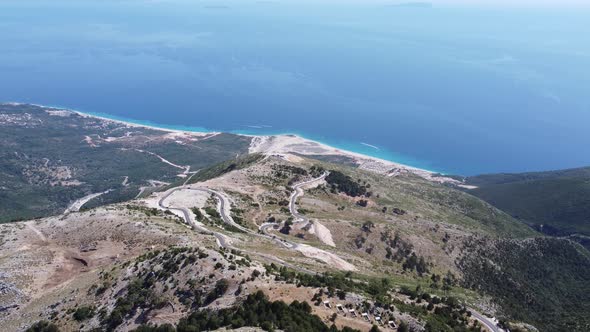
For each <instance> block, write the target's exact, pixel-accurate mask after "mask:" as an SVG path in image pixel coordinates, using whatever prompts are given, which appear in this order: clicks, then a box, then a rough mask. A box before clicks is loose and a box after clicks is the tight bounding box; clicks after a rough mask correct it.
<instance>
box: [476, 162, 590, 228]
mask: <svg viewBox="0 0 590 332" xmlns="http://www.w3.org/2000/svg"><path fill="white" fill-rule="evenodd" d="M466 183H467V184H469V185H474V186H477V187H478V188H477V189H472V190H469V191H468V192H469V193H470V194H472V195H474V196H477V197H479V198H481V199H483V200H484V201H486V202H488V203H490V204H492V205H494V206H496V207H497V208H499V209H501V210H503V211H505V212H507V213H509V214H510V215H512V216H513V217H515V218H517V219H520V220H522V221H524V222H526V223H527V224H530V225H531V226H533V227H535V228H536V229H539V230H541V231H543V232H544V233H546V234H550V235H559V236H562V235H569V234H575V233H578V234H583V235H590V167H586V168H578V169H570V170H561V171H551V172H536V173H521V174H490V175H480V176H474V177H469V178H467V179H466Z"/></svg>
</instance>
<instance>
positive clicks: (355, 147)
mask: <svg viewBox="0 0 590 332" xmlns="http://www.w3.org/2000/svg"><path fill="white" fill-rule="evenodd" d="M58 108H59V107H58ZM61 108H63V107H61ZM83 113H84V114H88V115H93V116H97V117H102V118H106V119H111V120H117V121H123V122H127V123H132V124H138V125H143V126H149V127H156V128H163V129H170V130H182V131H189V132H199V133H207V132H213V131H214V130H211V129H207V128H202V127H189V126H181V125H166V124H159V123H154V122H151V121H147V120H144V121H141V120H134V119H129V118H125V117H121V116H115V115H111V114H106V113H97V112H83ZM228 132H231V133H234V134H240V135H254V136H257V135H261V133H260V130H247V129H246V130H231V131H228ZM282 134H285V135H288V134H291V135H298V136H301V137H304V138H307V139H310V140H314V141H316V142H320V143H323V144H327V145H330V146H333V147H336V148H338V149H341V150H345V151H351V152H356V153H361V154H364V155H367V156H372V157H376V158H381V159H385V160H390V161H394V162H397V163H401V164H404V165H410V166H413V167H419V168H422V169H426V170H429V171H433V172H440V171H437V170H433V169H428V168H424V167H420V166H419V165H420V162H419V161H417V160H411V159H407V157H403V156H397V155H395V154H393V153H391V152H389V151H383V150H381V149H380V148H379V147H368V146H364V145H363V144H360V146H359V144H351V143H346V142H334V141H330V140H326V139H325V138H322V137H310V136H309V135H308V136H305V134H302V133H297V132H279V131H276V132H273V131H272V130H267V131H266V132H265V135H282ZM441 173H442V172H441Z"/></svg>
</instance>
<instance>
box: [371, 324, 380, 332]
mask: <svg viewBox="0 0 590 332" xmlns="http://www.w3.org/2000/svg"><path fill="white" fill-rule="evenodd" d="M369 332H381V330H380V329H379V327H377V325H373V327H371V329H370V330H369Z"/></svg>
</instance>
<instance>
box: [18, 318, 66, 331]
mask: <svg viewBox="0 0 590 332" xmlns="http://www.w3.org/2000/svg"><path fill="white" fill-rule="evenodd" d="M26 332H59V328H58V327H57V326H56V325H55V324H53V323H50V322H48V321H44V320H42V321H39V322H37V323H35V324H33V326H31V327H29V328H28V329H27V331H26Z"/></svg>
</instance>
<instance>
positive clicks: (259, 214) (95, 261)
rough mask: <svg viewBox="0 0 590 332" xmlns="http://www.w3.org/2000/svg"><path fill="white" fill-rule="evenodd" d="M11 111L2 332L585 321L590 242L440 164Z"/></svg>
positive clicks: (559, 325)
mask: <svg viewBox="0 0 590 332" xmlns="http://www.w3.org/2000/svg"><path fill="white" fill-rule="evenodd" d="M3 107H4V108H3V109H4V112H5V114H11V115H9V116H5V117H3V118H1V119H4V120H3V121H5V122H4V124H2V125H3V126H5V128H6V129H7V130H6V131H2V135H4V136H5V137H12V138H11V139H9V140H8V141H9V142H12V143H11V146H12V147H19V148H23V149H24V147H28V150H27V152H26V153H24V154H23V155H20V156H21V157H23V158H25V155H26V158H25V159H20V157H19V158H17V159H9V160H8V161H5V163H6V164H5V166H3V170H4V169H7V170H8V171H4V173H2V174H4V175H3V176H4V178H5V179H7V180H3V181H6V182H3V183H4V184H3V186H5V187H6V188H8V187H7V186H13V187H11V188H13V189H14V190H4V189H3V190H4V191H2V192H0V193H4V194H6V195H5V196H0V197H2V199H3V201H1V202H2V204H1V205H0V208H2V209H4V210H5V211H6V214H7V215H18V214H19V213H20V214H23V215H24V214H25V213H32V212H31V211H37V212H35V213H41V214H53V216H50V217H45V218H39V219H37V220H30V221H18V222H11V223H5V224H1V225H0V271H1V272H0V303H1V305H0V330H2V331H4V330H6V331H24V330H27V329H29V330H30V331H58V330H61V331H77V330H82V331H103V330H105V331H131V330H137V331H209V330H218V329H221V330H228V329H229V330H231V329H237V330H239V329H243V328H245V327H252V328H256V329H261V330H265V331H272V330H284V331H336V330H340V331H356V330H358V331H369V330H372V331H376V330H382V331H410V330H412V331H433V332H434V331H449V332H450V331H485V330H486V329H490V328H492V329H497V328H498V327H497V324H499V325H500V326H501V327H507V326H510V328H511V330H518V329H520V330H535V329H538V330H541V331H586V330H588V327H589V325H588V324H589V322H588V321H587V318H586V317H588V316H589V315H588V310H589V308H588V305H587V304H588V303H590V299H589V298H588V294H590V292H589V290H590V289H589V287H590V282H589V281H588V278H587V275H588V273H589V272H590V258H589V257H590V253H588V251H587V250H586V249H584V248H583V247H582V246H579V245H577V244H576V243H574V242H571V241H569V240H567V239H550V238H546V237H544V236H543V235H542V234H541V233H538V232H536V231H535V230H533V229H532V228H530V227H528V226H527V225H526V224H524V223H522V222H520V221H519V220H516V219H514V218H513V217H511V216H510V215H508V214H506V213H504V212H502V211H500V210H498V209H497V208H496V207H494V206H492V205H490V204H488V203H486V202H484V201H482V200H480V199H479V198H477V197H475V196H473V195H470V194H469V193H465V192H464V191H462V190H458V189H455V188H454V187H452V186H449V185H447V184H445V183H440V181H439V180H440V179H436V178H433V177H431V176H429V175H428V174H423V173H420V172H411V171H408V170H406V169H389V168H388V167H390V166H388V165H386V164H379V167H370V166H375V164H367V163H364V164H362V165H359V164H358V163H357V160H355V159H342V158H334V155H332V156H330V157H326V156H325V155H317V153H316V154H314V153H313V152H314V151H317V149H316V147H317V146H314V148H313V149H311V150H310V148H309V147H310V145H308V144H307V143H305V144H304V143H301V144H303V145H305V146H306V148H307V149H308V150H309V151H312V153H306V154H301V153H299V154H294V153H288V152H285V150H284V149H283V148H284V146H286V145H288V142H287V143H285V144H282V143H281V144H280V146H281V149H276V147H275V148H273V149H272V153H269V152H265V151H259V152H265V153H255V154H248V153H246V150H248V146H249V138H243V137H239V136H232V135H205V136H192V135H188V134H178V133H163V132H159V131H155V130H151V129H145V128H144V129H141V128H139V129H138V128H135V127H133V128H128V127H127V126H125V125H121V124H118V123H113V122H104V121H101V120H98V119H94V118H87V117H82V116H80V115H77V114H75V113H71V112H65V113H64V112H62V111H57V110H53V109H43V108H38V107H33V106H31V108H30V109H29V108H26V107H25V109H24V112H21V113H19V115H18V116H17V115H15V114H16V111H15V110H13V113H10V111H6V110H9V109H10V108H11V107H13V108H15V107H17V106H14V105H5V106H3ZM21 107H22V106H21ZM27 107H28V106H27ZM21 111H22V109H21ZM56 112H57V113H56ZM25 114H29V115H25ZM22 117H24V118H22ZM34 119H41V120H42V121H41V122H36V121H35V120H34ZM45 121H48V122H49V123H51V125H49V127H50V128H54V129H52V130H51V131H53V134H47V135H46V136H45V137H48V139H49V140H50V141H52V142H53V141H55V142H65V143H64V144H63V145H61V143H60V144H57V143H56V144H53V145H52V147H51V148H48V147H45V148H46V149H48V151H47V152H44V149H42V148H41V146H42V143H43V142H40V141H38V140H37V139H36V138H34V137H33V136H34V135H33V134H32V133H33V130H37V129H39V128H41V129H43V128H45V127H43V123H44V122H45ZM74 124H76V125H75V126H74ZM81 124H83V127H80V125H81ZM55 126H57V127H55ZM60 126H61V127H60ZM97 126H98V127H97ZM111 126H112V127H111ZM121 126H122V127H121ZM63 128H70V129H71V130H75V131H76V132H77V134H76V135H78V136H74V133H72V137H74V138H71V139H70V138H64V137H62V138H59V139H58V138H57V137H59V131H60V130H62V129H63ZM72 128H75V129H72ZM64 130H65V129H64ZM135 130H138V132H136V131H135ZM48 131H50V130H48ZM89 131H90V132H93V134H89V135H88V137H90V138H89V139H86V138H85V137H84V138H82V139H81V140H80V141H78V139H79V138H80V137H79V135H81V133H85V132H89ZM111 131H112V132H111ZM41 132H43V130H41ZM109 132H111V133H109ZM128 132H129V133H128ZM27 135H28V136H27ZM42 135H45V134H42ZM20 136H22V137H25V138H24V139H22V140H21V142H17V139H16V138H17V137H20ZM27 137H29V138H27ZM30 137H33V138H30ZM286 141H288V139H286ZM23 142H28V143H27V144H24V143H23ZM74 142H77V143H75V144H74ZM267 143H268V142H267ZM19 144H20V145H19ZM76 144H78V145H76ZM269 144H270V143H269ZM93 145H94V146H93ZM74 146H78V147H77V149H78V150H76V151H77V152H76V153H74V152H72V151H62V150H64V148H63V147H72V148H73V147H74ZM250 147H251V146H250ZM3 148H4V147H3ZM9 150H10V149H6V152H5V154H6V155H10V153H9V152H8V151H9ZM131 151H134V152H131ZM204 151H205V152H206V153H205V152H204ZM306 151H307V150H306ZM42 153H45V157H39V156H40V154H42ZM119 153H121V154H123V155H121V161H120V162H118V163H117V162H113V158H112V156H117V155H118V154H119ZM129 153H132V154H129ZM203 153H205V154H204V155H203ZM16 155H18V154H16ZM48 155H51V156H52V157H51V158H50V157H47V156H48ZM236 155H237V156H236ZM32 156H37V157H35V158H37V159H35V160H38V159H39V158H46V159H49V161H48V162H47V165H45V164H43V165H41V166H43V167H44V168H43V169H42V170H43V172H46V171H47V169H50V168H51V167H52V165H53V164H52V162H55V163H56V165H61V166H59V167H62V166H63V167H65V168H64V169H60V170H62V171H64V172H65V173H63V174H66V175H67V176H69V177H68V178H67V179H66V178H61V179H58V180H56V178H55V176H57V175H56V174H57V173H51V172H50V176H49V175H47V174H49V173H47V172H46V173H43V174H46V175H47V176H49V178H47V177H45V178H42V177H41V176H40V175H39V174H41V173H39V172H41V171H40V170H39V169H36V170H35V171H34V172H32V173H27V172H24V171H23V169H24V168H26V167H27V166H26V165H29V164H27V163H25V162H23V160H25V161H30V160H32ZM75 156H77V157H76V158H75ZM81 156H84V157H81ZM89 156H90V157H92V156H94V157H96V158H90V157H89ZM134 156H142V157H145V158H146V159H136V158H135V157H134ZM204 156H207V157H206V158H205V157H204ZM224 156H225V157H224ZM27 158H28V159H27ZM217 159H224V160H225V161H221V162H219V163H215V162H214V161H215V160H217ZM103 160H106V161H105V162H104V166H101V165H103V164H102V163H103ZM114 160H117V159H116V158H115V159H114ZM129 163H137V164H133V167H132V168H130V167H131V166H130V164H129ZM6 165H9V166H10V167H8V166H6ZM35 165H36V164H35ZM73 165H76V166H75V167H74V166H73ZM182 165H184V166H182ZM56 167H58V166H56ZM65 169H67V170H69V173H68V172H67V171H65ZM197 169H198V170H199V171H198V172H196V170H197ZM23 172H24V173H23ZM60 172H61V171H60ZM94 172H97V173H96V174H95V173H94ZM58 173H59V172H58ZM17 174H19V175H18V176H17ZM59 174H62V173H59ZM109 174H110V175H109ZM123 174H125V175H123ZM81 175H84V176H83V177H80V176H81ZM115 175H116V176H115ZM60 176H61V175H60ZM64 176H65V175H64ZM50 178H51V179H50ZM83 180H84V181H83ZM115 180H116V181H115ZM119 180H120V181H119ZM56 181H57V182H56ZM67 181H78V182H80V183H78V182H76V183H75V185H71V183H70V182H67ZM150 181H151V182H152V184H153V185H154V186H153V187H151V188H145V187H147V185H146V183H145V182H148V183H149V182H150ZM103 182H104V183H103ZM105 183H106V184H105ZM144 185H145V187H144ZM134 186H135V187H134ZM140 187H144V188H140ZM109 188H110V189H112V191H109V190H110V189H109ZM113 188H114V189H113ZM126 188H129V189H126ZM131 188H134V189H133V190H131ZM19 190H20V191H19ZM126 190H130V191H132V192H133V194H132V195H131V194H130V195H129V196H125V195H123V193H124V192H126ZM27 191H28V192H30V195H31V196H27V195H25V192H27ZM60 192H68V193H69V195H74V196H64V197H71V199H69V198H68V199H65V198H64V197H62V196H59V195H57V193H60ZM71 192H73V193H71ZM102 192H106V193H104V194H102V195H96V194H101V193H102ZM113 192H116V193H118V194H117V195H115V196H109V195H111V193H113ZM138 194H139V195H138ZM11 195H12V196H11ZM89 196H90V197H89ZM85 197H86V198H85ZM88 197H89V198H88ZM17 198H20V199H17ZM80 199H82V201H80ZM43 200H45V201H47V200H52V202H53V203H52V204H53V205H49V206H53V207H54V208H55V207H59V209H57V208H56V209H54V210H51V209H49V208H47V207H45V205H44V203H42V201H43ZM112 202H117V203H112ZM17 203H18V204H21V205H23V206H25V207H26V208H25V209H24V211H20V210H19V208H17V207H16V206H17V205H15V204H17ZM60 204H61V205H60ZM68 204H69V205H68ZM68 206H69V207H68ZM66 208H67V209H66ZM494 317H495V318H494ZM495 319H499V321H498V320H495ZM36 322H37V323H36Z"/></svg>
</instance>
